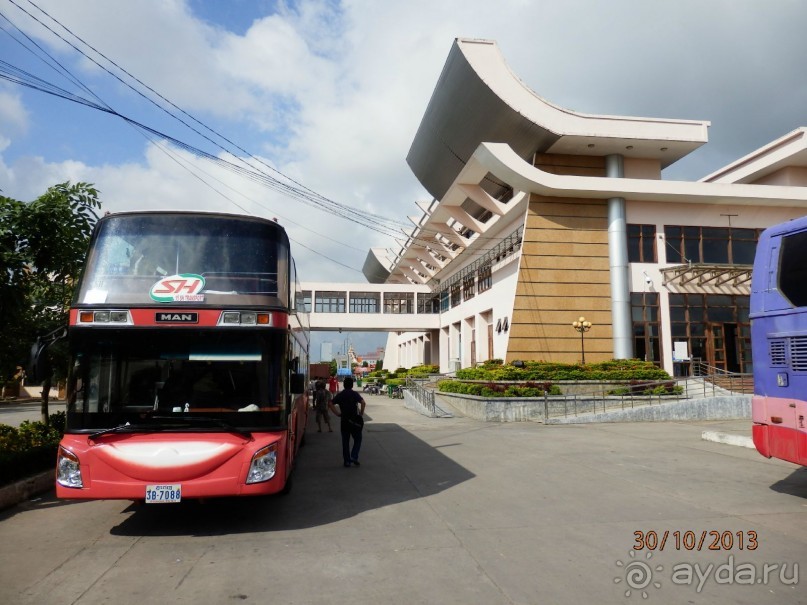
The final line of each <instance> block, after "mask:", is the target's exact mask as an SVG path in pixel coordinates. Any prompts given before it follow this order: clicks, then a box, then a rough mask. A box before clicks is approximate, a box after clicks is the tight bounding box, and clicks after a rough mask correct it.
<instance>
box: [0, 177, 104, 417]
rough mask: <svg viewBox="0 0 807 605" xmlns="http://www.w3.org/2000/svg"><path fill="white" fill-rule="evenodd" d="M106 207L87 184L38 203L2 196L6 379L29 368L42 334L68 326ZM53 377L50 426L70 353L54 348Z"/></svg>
mask: <svg viewBox="0 0 807 605" xmlns="http://www.w3.org/2000/svg"><path fill="white" fill-rule="evenodd" d="M100 207H101V203H100V202H99V201H98V191H97V190H96V189H95V188H94V187H93V186H92V185H89V184H87V183H76V184H75V185H71V184H70V183H69V182H65V183H60V184H58V185H54V186H53V187H50V188H49V189H48V190H47V191H46V192H45V193H44V194H43V195H42V196H40V197H38V198H37V199H36V200H34V201H33V202H29V203H25V202H20V201H17V200H13V199H11V198H7V197H0V272H1V273H0V330H1V331H2V332H0V333H2V334H3V338H2V339H0V341H2V345H0V380H2V381H5V380H7V379H8V378H9V377H10V376H12V375H13V372H14V369H15V368H16V366H17V365H25V363H24V361H25V360H26V358H27V356H28V353H29V351H30V347H31V344H32V343H33V342H34V341H35V340H36V337H37V336H41V335H44V334H46V333H49V332H52V331H53V330H55V329H57V328H58V327H60V326H66V325H67V314H68V310H69V307H70V302H71V300H72V297H73V289H74V287H75V284H76V282H77V279H78V275H79V273H80V271H81V268H82V266H83V264H84V259H85V256H86V253H87V246H88V244H89V239H90V235H91V233H92V229H93V227H94V226H95V223H96V221H97V220H98V215H97V214H96V209H99V208H100ZM50 355H51V357H52V358H53V362H54V363H53V374H51V375H48V376H46V377H45V380H44V382H43V385H42V386H43V388H42V395H43V397H42V421H43V422H48V409H47V407H48V391H49V389H50V381H51V379H52V378H53V377H54V376H55V377H56V378H57V379H61V378H63V377H65V376H66V373H67V372H66V370H67V356H66V351H64V349H63V348H62V349H60V348H59V347H53V348H52V349H51V351H50Z"/></svg>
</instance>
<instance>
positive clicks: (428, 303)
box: [418, 292, 440, 313]
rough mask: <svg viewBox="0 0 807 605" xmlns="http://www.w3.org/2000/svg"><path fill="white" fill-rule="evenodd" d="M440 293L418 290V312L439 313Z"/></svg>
mask: <svg viewBox="0 0 807 605" xmlns="http://www.w3.org/2000/svg"><path fill="white" fill-rule="evenodd" d="M439 312H440V295H439V294H431V293H428V292H418V313H439Z"/></svg>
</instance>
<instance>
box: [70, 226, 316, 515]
mask: <svg viewBox="0 0 807 605" xmlns="http://www.w3.org/2000/svg"><path fill="white" fill-rule="evenodd" d="M297 292H298V282H297V279H296V272H295V268H294V262H293V260H292V257H291V254H290V250H289V239H288V236H287V235H286V232H285V231H284V229H283V228H282V227H281V226H280V225H278V224H277V223H276V222H274V221H267V220H263V219H258V218H253V217H246V216H234V215H226V214H212V213H200V212H193V213H190V212H131V213H120V214H112V215H108V216H105V217H104V218H102V219H101V220H99V221H98V223H97V225H96V227H95V231H94V233H93V236H92V239H91V242H90V249H89V253H88V257H87V263H86V267H85V270H84V272H83V275H82V277H81V280H80V283H79V284H78V288H77V293H76V296H75V299H74V302H73V305H72V307H71V310H70V322H69V327H68V330H67V336H68V339H69V347H70V352H71V360H72V361H71V368H70V374H69V378H68V387H67V389H68V402H67V424H66V430H65V435H64V438H63V439H62V442H61V444H60V447H59V453H58V460H57V469H56V493H57V495H58V496H59V497H60V498H94V499H95V498H122V499H132V500H143V501H145V502H146V503H164V502H179V501H181V500H185V499H188V498H209V497H218V496H249V495H263V494H273V493H278V492H285V491H288V489H289V488H290V485H291V483H290V481H291V473H292V469H293V468H294V463H295V458H296V456H297V453H298V449H299V448H300V446H301V445H302V444H303V440H304V437H305V428H306V424H307V416H308V409H309V405H308V394H307V389H306V386H307V384H308V380H307V375H306V374H307V372H308V348H309V338H308V318H307V315H305V314H304V313H302V312H301V311H299V310H298V309H297V308H296V300H297Z"/></svg>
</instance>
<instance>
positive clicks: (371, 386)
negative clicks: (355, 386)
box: [362, 384, 381, 395]
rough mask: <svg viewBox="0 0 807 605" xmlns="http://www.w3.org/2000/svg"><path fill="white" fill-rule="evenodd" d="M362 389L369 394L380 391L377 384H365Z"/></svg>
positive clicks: (375, 393) (376, 393)
mask: <svg viewBox="0 0 807 605" xmlns="http://www.w3.org/2000/svg"><path fill="white" fill-rule="evenodd" d="M362 391H363V392H365V393H369V394H370V395H378V394H379V393H380V392H381V389H379V388H378V385H377V384H365V385H364V388H363V389H362Z"/></svg>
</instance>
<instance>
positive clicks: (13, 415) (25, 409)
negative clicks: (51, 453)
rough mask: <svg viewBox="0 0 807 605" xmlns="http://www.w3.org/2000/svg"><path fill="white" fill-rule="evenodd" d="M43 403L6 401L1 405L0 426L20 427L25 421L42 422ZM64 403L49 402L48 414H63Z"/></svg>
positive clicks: (37, 401)
mask: <svg viewBox="0 0 807 605" xmlns="http://www.w3.org/2000/svg"><path fill="white" fill-rule="evenodd" d="M41 407H42V402H41V401H39V400H36V401H4V402H2V403H0V424H7V425H9V426H20V423H21V422H22V421H23V420H31V421H34V420H40V419H41V417H42V415H41V411H40V408H41ZM64 408H65V403H64V401H53V400H51V401H49V402H48V413H49V414H54V413H56V412H63V411H64Z"/></svg>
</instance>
